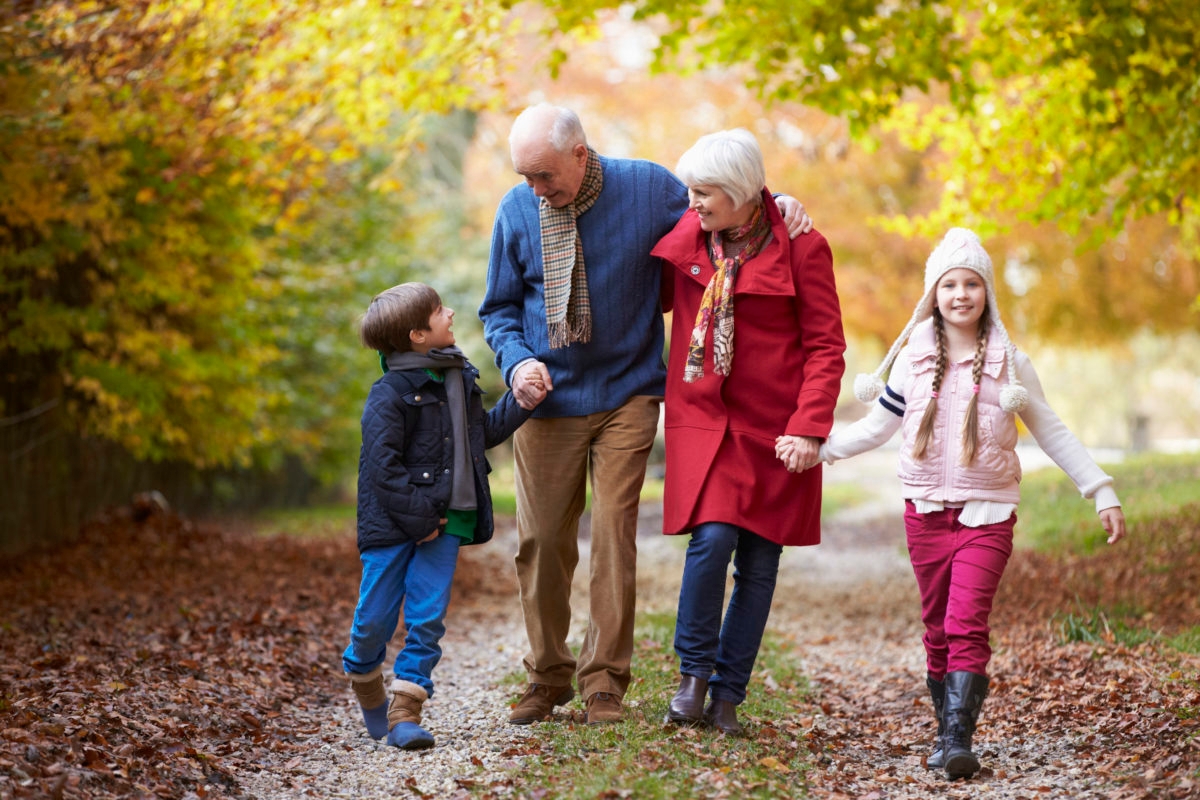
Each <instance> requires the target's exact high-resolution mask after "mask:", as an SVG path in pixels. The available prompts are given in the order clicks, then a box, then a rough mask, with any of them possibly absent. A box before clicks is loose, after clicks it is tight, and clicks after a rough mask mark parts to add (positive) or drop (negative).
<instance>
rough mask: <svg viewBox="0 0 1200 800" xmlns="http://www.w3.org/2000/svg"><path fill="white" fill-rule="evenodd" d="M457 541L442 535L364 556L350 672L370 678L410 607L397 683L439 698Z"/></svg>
mask: <svg viewBox="0 0 1200 800" xmlns="http://www.w3.org/2000/svg"><path fill="white" fill-rule="evenodd" d="M461 542H462V540H461V539H459V538H458V537H457V536H451V535H448V534H445V533H443V534H441V535H440V536H438V537H437V538H436V539H434V540H433V541H432V542H427V543H426V544H416V543H413V542H408V543H405V544H400V545H395V546H392V547H373V548H371V549H369V550H366V551H364V552H363V553H362V554H361V556H360V558H361V559H362V585H361V587H360V588H359V595H358V607H357V608H355V609H354V624H353V625H352V626H351V628H350V646H349V647H347V648H346V652H345V653H343V654H342V666H343V668H344V669H345V671H346V672H352V673H355V674H359V675H361V674H364V673H367V672H370V671H371V670H373V669H375V667H377V666H379V665H380V664H382V663H383V660H384V659H385V658H386V657H387V646H388V642H390V641H391V639H392V636H393V635H394V634H395V633H396V626H397V624H398V623H399V621H400V606H401V604H403V605H404V627H405V628H406V629H407V633H406V634H405V637H404V649H403V650H401V651H400V652H399V653H398V654H397V655H396V665H395V667H394V670H395V673H396V677H397V678H399V679H400V680H404V681H410V682H412V683H415V684H417V685H419V686H421V687H422V688H424V689H425V691H427V692H429V696H430V697H433V680H432V679H431V677H430V676H431V675H432V674H433V668H434V667H435V666H437V663H438V661H439V660H440V659H441V657H442V646H441V640H442V636H443V635H445V633H446V625H445V623H444V620H445V618H446V609H447V608H448V607H449V605H450V584H451V583H452V582H453V581H454V568H455V566H457V564H458V546H459V544H460V543H461Z"/></svg>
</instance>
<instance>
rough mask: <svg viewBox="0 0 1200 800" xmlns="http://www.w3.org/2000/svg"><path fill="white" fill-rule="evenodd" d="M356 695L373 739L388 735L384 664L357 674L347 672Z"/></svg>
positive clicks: (368, 732)
mask: <svg viewBox="0 0 1200 800" xmlns="http://www.w3.org/2000/svg"><path fill="white" fill-rule="evenodd" d="M346 677H347V678H349V679H350V686H351V687H352V688H353V689H354V696H355V697H357V698H358V704H359V705H360V706H361V707H362V714H363V722H365V723H366V724H367V734H368V735H369V736H370V737H371V738H372V739H382V738H383V737H384V736H387V732H388V718H387V709H386V706H387V690H386V689H384V687H383V665H382V664H380V665H379V666H377V667H376V668H375V669H373V670H371V671H370V672H367V673H364V674H362V675H357V674H355V673H353V672H347V673H346Z"/></svg>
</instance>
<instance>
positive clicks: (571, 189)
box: [512, 140, 588, 208]
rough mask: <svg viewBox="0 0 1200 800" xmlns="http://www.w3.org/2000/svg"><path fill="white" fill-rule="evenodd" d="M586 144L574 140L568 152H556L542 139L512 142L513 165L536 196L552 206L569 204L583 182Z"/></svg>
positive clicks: (585, 165)
mask: <svg viewBox="0 0 1200 800" xmlns="http://www.w3.org/2000/svg"><path fill="white" fill-rule="evenodd" d="M587 159H588V151H587V146H586V145H583V144H577V145H575V147H574V148H573V149H572V150H571V152H569V153H560V152H559V151H557V150H555V149H554V148H553V147H551V146H550V144H549V143H548V142H546V141H544V140H543V141H527V142H522V143H515V144H514V145H513V148H512V161H513V169H515V170H516V171H517V173H518V174H520V175H521V177H523V178H524V179H525V183H526V184H528V185H529V187H530V188H531V189H533V193H534V194H535V195H537V196H538V197H542V198H545V200H546V202H548V203H549V204H550V205H551V206H552V207H554V208H562V207H563V206H566V205H568V204H570V202H571V201H572V200H574V199H575V197H576V195H578V194H579V187H580V186H582V185H583V174H584V171H585V170H586V169H587Z"/></svg>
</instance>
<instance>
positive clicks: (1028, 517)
mask: <svg viewBox="0 0 1200 800" xmlns="http://www.w3.org/2000/svg"><path fill="white" fill-rule="evenodd" d="M1104 469H1105V471H1106V472H1108V474H1109V475H1112V476H1113V479H1114V484H1113V487H1114V488H1115V489H1116V491H1117V496H1118V497H1119V498H1120V499H1121V506H1122V509H1123V510H1124V512H1125V519H1126V523H1127V524H1128V525H1129V527H1130V530H1134V531H1136V529H1137V528H1138V527H1139V526H1140V525H1144V524H1147V523H1150V522H1152V521H1154V520H1155V519H1159V518H1161V517H1167V516H1171V515H1173V514H1175V513H1177V512H1178V511H1179V510H1180V509H1181V508H1183V507H1184V506H1188V505H1194V504H1197V503H1200V454H1196V453H1189V454H1184V455H1162V454H1150V455H1141V456H1137V457H1134V458H1130V459H1128V460H1127V461H1125V462H1123V463H1120V464H1109V465H1105V467H1104ZM1017 518H1018V522H1017V543H1018V545H1020V546H1029V547H1033V548H1035V549H1038V550H1046V551H1050V552H1077V553H1091V552H1093V551H1095V550H1096V549H1097V548H1098V547H1101V546H1102V545H1104V542H1105V539H1106V534H1105V533H1104V529H1103V528H1101V527H1100V521H1099V519H1098V518H1097V516H1096V507H1095V504H1094V503H1093V502H1092V501H1090V500H1084V499H1083V498H1081V497H1080V496H1079V492H1078V490H1076V488H1075V485H1074V484H1073V483H1071V480H1070V479H1069V478H1068V477H1067V476H1066V475H1065V474H1063V472H1062V470H1060V469H1058V468H1057V467H1048V468H1046V469H1041V470H1038V471H1036V472H1031V473H1030V474H1028V475H1026V476H1025V478H1024V480H1022V482H1021V504H1020V506H1019V507H1018V509H1017Z"/></svg>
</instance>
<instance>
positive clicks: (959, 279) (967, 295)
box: [937, 267, 987, 335]
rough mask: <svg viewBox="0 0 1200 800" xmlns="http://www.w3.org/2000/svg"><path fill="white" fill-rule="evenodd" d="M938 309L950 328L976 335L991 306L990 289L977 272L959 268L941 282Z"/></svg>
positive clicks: (938, 289)
mask: <svg viewBox="0 0 1200 800" xmlns="http://www.w3.org/2000/svg"><path fill="white" fill-rule="evenodd" d="M937 307H938V311H940V312H941V314H942V319H943V320H944V321H945V323H946V324H947V325H950V326H951V327H954V328H958V329H960V330H963V331H966V332H969V333H971V334H972V335H974V334H975V333H977V332H978V330H979V320H980V319H981V318H982V317H983V310H984V308H986V307H987V286H986V285H985V284H984V282H983V278H981V277H980V276H979V273H978V272H976V271H975V270H973V269H967V268H966V267H956V268H954V269H952V270H950V271H949V272H947V273H946V274H945V275H943V276H942V279H941V280H940V281H938V285H937Z"/></svg>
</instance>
